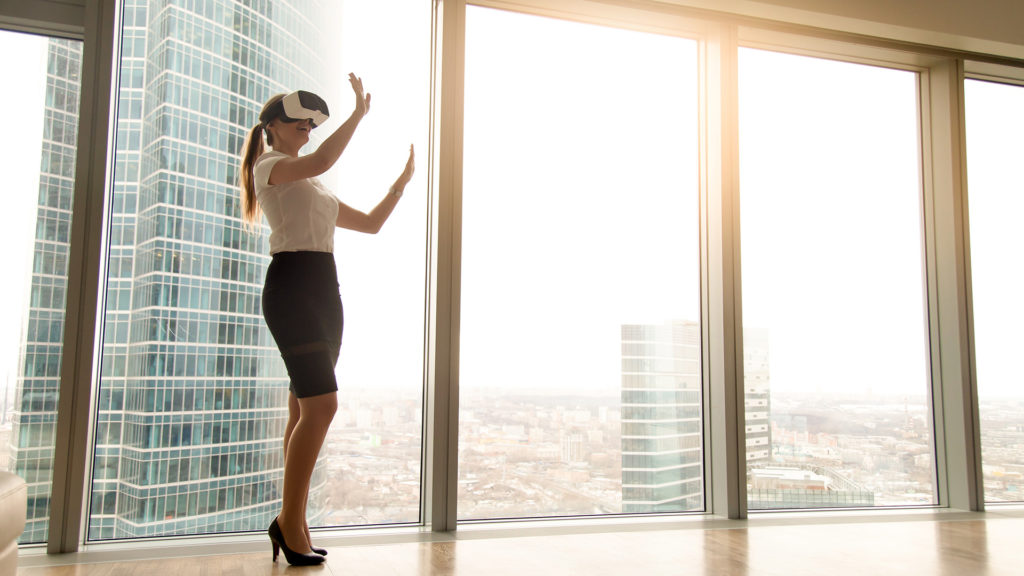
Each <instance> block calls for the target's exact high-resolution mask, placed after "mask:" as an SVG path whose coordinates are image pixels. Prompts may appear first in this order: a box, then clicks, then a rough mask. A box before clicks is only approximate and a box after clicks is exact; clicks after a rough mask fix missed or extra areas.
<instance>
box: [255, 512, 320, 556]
mask: <svg viewBox="0 0 1024 576" xmlns="http://www.w3.org/2000/svg"><path fill="white" fill-rule="evenodd" d="M267 534H268V535H269V536H270V543H271V544H272V545H273V547H274V562H277V552H278V549H279V548H280V550H282V551H283V552H284V557H285V559H286V560H288V563H289V564H291V565H292V566H314V565H316V564H320V563H322V562H323V561H324V557H323V556H320V555H319V554H303V553H301V552H296V551H294V550H292V549H291V548H289V547H288V544H286V543H285V541H284V534H283V533H282V532H281V527H280V526H278V525H277V518H274V521H273V522H271V523H270V528H267Z"/></svg>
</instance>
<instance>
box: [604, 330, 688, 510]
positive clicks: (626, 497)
mask: <svg viewBox="0 0 1024 576" xmlns="http://www.w3.org/2000/svg"><path fill="white" fill-rule="evenodd" d="M701 427H702V424H701V368H700V325H699V324H697V323H696V322H692V321H674V322H670V323H665V324H661V325H644V324H627V325H623V326H622V511H623V512H626V513H642V512H680V511H686V510H701V509H703V506H704V502H703V444H702V440H701V439H702V437H703V433H702V430H701Z"/></svg>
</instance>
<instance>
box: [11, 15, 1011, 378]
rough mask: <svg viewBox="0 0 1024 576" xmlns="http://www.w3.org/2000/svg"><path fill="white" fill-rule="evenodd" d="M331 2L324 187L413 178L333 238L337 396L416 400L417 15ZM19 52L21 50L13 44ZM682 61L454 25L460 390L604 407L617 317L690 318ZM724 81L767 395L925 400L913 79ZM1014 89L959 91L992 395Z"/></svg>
mask: <svg viewBox="0 0 1024 576" xmlns="http://www.w3.org/2000/svg"><path fill="white" fill-rule="evenodd" d="M407 4H408V5H407ZM333 6H337V7H339V9H340V12H339V14H337V15H335V16H334V17H332V18H330V19H329V20H330V21H332V22H339V23H340V24H339V26H340V29H339V32H338V34H336V35H332V38H333V39H334V40H335V41H336V42H337V44H335V45H334V46H333V47H331V48H329V49H328V50H327V51H325V62H326V64H327V68H328V69H330V70H335V71H337V76H336V77H329V78H326V79H324V82H325V84H326V85H327V86H328V88H327V89H326V90H327V93H326V94H323V95H324V96H325V97H326V98H327V100H328V102H329V104H330V106H331V110H332V113H333V115H332V117H331V120H330V121H329V122H328V123H327V124H326V125H324V126H322V127H320V128H319V129H318V130H317V132H316V133H315V136H319V137H323V135H326V134H328V133H329V132H330V131H331V130H332V129H333V128H334V127H335V126H337V125H338V124H340V122H342V121H344V119H345V118H346V117H347V115H348V113H349V112H350V111H351V107H352V104H353V97H352V94H351V89H350V87H349V86H348V84H347V83H346V82H345V80H344V79H345V76H346V75H347V74H348V72H350V71H352V72H355V73H356V74H357V75H360V76H362V77H363V80H364V84H365V86H366V89H367V90H368V91H369V92H370V93H372V94H373V100H372V109H371V113H370V115H369V116H367V117H366V119H364V121H363V122H362V124H361V125H360V128H359V130H358V132H357V134H356V136H355V138H354V139H353V141H352V143H351V144H350V146H349V148H348V149H347V150H346V152H345V154H344V156H343V157H342V160H341V161H340V162H339V163H338V164H337V165H336V167H335V168H334V169H332V170H331V172H329V173H328V174H327V175H326V176H325V178H324V180H325V182H326V183H327V184H328V185H329V186H330V187H331V188H332V189H333V190H334V191H335V193H336V194H337V195H338V196H339V197H340V198H341V199H342V200H343V201H345V202H346V203H349V204H351V205H353V206H355V207H357V208H361V209H365V210H369V209H371V208H372V207H373V205H374V204H375V203H376V202H377V201H378V200H379V199H380V197H382V196H383V194H384V193H385V192H386V190H387V187H388V185H389V184H390V183H391V182H392V181H393V180H394V178H395V177H396V176H397V175H398V173H399V172H400V171H401V168H402V166H403V164H404V162H405V155H406V153H407V151H408V146H409V144H410V143H415V145H416V148H417V152H418V169H417V174H416V177H415V178H414V179H413V181H412V183H411V184H410V186H409V187H408V188H407V190H406V194H405V196H404V197H403V199H402V201H401V203H400V205H399V208H398V209H397V210H396V212H395V214H394V215H393V216H392V218H391V220H390V221H389V222H388V223H387V225H386V226H385V227H384V229H383V230H382V231H381V233H379V234H377V235H374V236H367V235H362V234H358V233H354V232H348V231H341V230H339V231H338V233H337V235H336V259H337V261H338V264H339V276H340V283H341V288H342V295H343V299H344V302H345V320H346V330H345V344H344V346H343V351H342V357H341V360H340V362H339V368H338V373H339V377H340V379H341V383H342V386H346V385H350V386H360V387H374V386H389V387H396V386H397V387H402V388H408V389H410V390H418V389H419V388H420V386H421V383H422V352H423V320H424V318H423V304H424V296H423V293H424V286H425V281H426V277H425V268H426V264H427V263H426V254H425V251H426V246H427V245H426V241H425V238H426V234H427V229H426V218H425V215H426V213H427V201H428V199H427V189H428V186H427V184H428V166H427V162H428V155H427V150H428V144H429V143H428V128H429V126H428V121H429V116H428V112H429V98H428V97H429V93H428V89H427V88H428V87H429V72H430V69H429V45H430V36H429V29H428V27H427V26H425V25H424V23H426V22H429V13H428V12H427V11H426V10H427V9H428V7H429V6H428V3H424V2H416V3H403V2H389V3H368V2H342V3H338V4H333ZM412 6H418V7H419V8H417V9H413V8H411V7H412ZM416 10H420V11H419V12H417V11H416ZM385 22H386V25H385ZM381 30H386V32H385V33H381ZM522 38H529V39H530V41H529V42H521V41H520V40H521V39H522ZM567 38H569V39H571V41H567ZM26 39H30V40H32V41H34V42H35V45H34V46H35V47H31V48H30V47H25V46H20V45H19V46H11V45H10V43H11V42H14V41H15V40H21V41H24V40H26ZM396 46H401V47H402V49H396ZM509 46H516V47H517V49H516V50H515V51H511V50H509ZM43 47H44V42H43V41H41V40H40V39H36V38H27V37H16V35H12V34H8V33H2V34H0V48H5V49H6V52H5V53H17V54H31V55H33V56H31V57H26V58H18V59H8V60H7V61H5V62H4V63H3V64H2V65H0V66H3V69H4V74H5V77H17V78H23V79H25V80H24V82H22V83H20V84H19V86H20V87H22V88H23V89H20V90H18V91H6V93H3V94H0V98H2V99H4V100H0V104H3V105H5V106H6V109H18V110H35V113H31V114H30V113H25V114H17V115H14V116H13V117H12V118H11V119H10V120H11V121H18V122H25V124H24V125H19V126H18V127H17V129H16V130H17V133H19V134H24V135H25V138H28V139H30V140H33V141H36V142H37V141H38V136H36V135H38V134H40V133H41V127H42V124H41V118H40V115H39V114H40V113H41V110H42V107H41V102H42V99H43V86H42V75H41V72H42V70H43V68H44V63H45V53H44V52H42V51H41V50H42V49H43ZM696 64H697V61H696V44H695V43H694V42H693V41H691V40H688V39H683V38H673V37H666V36H659V35H651V34H644V33H639V32H633V31H624V30H615V29H610V28H601V27H597V26H592V25H585V24H577V23H568V22H560V21H553V20H547V19H542V18H535V17H529V16H522V15H515V14H509V13H502V12H498V11H494V10H489V9H484V8H474V7H470V8H469V9H468V10H467V55H466V70H467V79H466V113H465V152H464V154H465V172H464V192H463V196H464V199H463V202H464V204H463V208H464V214H463V216H464V231H463V234H464V237H463V264H464V269H463V275H462V278H463V287H462V295H461V296H462V325H461V330H462V349H461V358H460V360H461V363H462V364H461V370H462V372H461V384H462V386H463V387H464V388H465V389H467V390H473V389H474V388H480V387H485V386H495V385H497V386H501V387H508V389H522V390H525V389H534V388H537V387H545V388H547V389H549V390H552V389H554V388H553V387H555V386H562V387H564V388H565V389H567V390H572V391H577V392H579V391H592V392H600V393H615V391H616V390H617V389H618V386H619V385H620V382H619V381H620V374H621V369H620V336H619V327H620V326H621V325H622V324H623V323H655V324H656V323H662V322H666V321H671V320H679V319H682V320H697V319H698V318H699V313H700V310H699V276H698V274H699V268H698V266H699V264H698V260H697V254H698V252H697V250H698V239H699V238H698V233H699V232H698V228H697V224H698V217H699V214H698V204H697V186H698V172H697V169H698V165H697V138H696V131H697V118H698V117H697V101H696V97H697V91H696V86H695V84H694V82H693V78H695V77H696ZM14 67H19V68H17V69H15V68H14ZM22 68H25V69H22ZM740 70H741V75H742V77H741V123H742V125H741V153H742V156H741V170H742V174H741V178H742V180H741V183H742V191H741V196H742V201H743V203H744V205H743V212H742V220H743V229H742V240H743V247H744V257H743V273H744V289H745V293H744V301H743V305H744V315H745V320H746V321H747V323H748V325H750V326H756V327H759V328H766V329H768V330H769V332H770V335H771V347H770V354H771V356H770V363H771V368H770V369H771V376H772V385H773V387H775V386H778V387H779V389H788V390H793V391H819V390H824V391H857V390H863V391H871V392H872V393H879V394H881V393H894V394H923V391H924V386H925V380H924V378H925V376H926V373H925V372H924V370H925V368H926V348H925V345H926V342H925V340H924V335H925V329H926V327H925V325H924V298H923V284H922V282H923V280H922V274H923V272H922V270H921V256H920V255H921V249H922V248H921V231H920V224H919V219H920V198H919V190H920V183H919V181H918V173H917V172H918V161H917V154H918V151H917V143H916V113H917V112H916V98H917V96H916V88H915V79H914V75H913V74H912V73H909V72H903V71H893V70H883V69H878V68H869V67H865V66H857V65H852V64H842V63H836V62H827V61H821V60H814V59H809V58H802V57H795V56H784V55H777V54H770V53H764V52H759V51H754V50H744V51H743V54H742V55H741V68H740ZM296 88H300V87H296ZM1022 93H1024V89H1021V88H1004V89H1003V90H1001V91H1000V90H984V89H982V88H975V87H972V86H970V85H969V86H968V91H967V94H968V122H969V125H968V136H969V138H970V140H969V144H970V146H971V148H972V150H969V155H970V156H969V158H970V160H971V162H972V164H971V170H970V176H971V178H972V180H971V185H972V187H977V188H978V190H979V191H980V190H983V189H984V190H986V191H991V192H988V193H986V194H985V195H983V194H982V193H980V192H979V193H978V194H976V195H973V193H972V202H973V201H974V199H975V196H976V197H977V201H978V202H979V205H978V209H977V210H975V209H974V208H973V207H972V227H973V228H974V229H976V231H977V232H976V237H975V238H974V248H975V250H976V251H979V250H981V249H982V247H983V246H990V247H991V248H986V249H984V254H981V253H980V252H979V253H977V254H976V255H975V256H974V265H975V267H976V279H975V283H974V290H975V293H976V295H978V296H982V295H984V302H976V305H975V308H976V314H977V326H976V332H977V334H978V339H979V346H983V347H984V348H985V350H984V351H980V352H979V358H980V360H979V378H981V380H982V389H983V392H986V393H992V394H997V393H1014V394H1020V392H1019V390H1020V387H1019V386H1018V383H1016V382H1014V381H1012V379H1011V377H1007V378H1001V377H1000V375H1003V374H1010V375H1015V374H1016V371H1015V370H1013V366H1012V358H1013V354H1012V352H1014V351H1016V350H1017V349H1019V348H1020V346H1019V343H1020V337H1019V336H1016V334H1017V333H1018V331H1017V330H1016V329H1015V328H1016V326H1019V325H1020V324H1021V322H1022V321H1024V312H1022V311H1021V310H1020V308H1019V305H1018V304H1017V302H1018V301H1019V299H1017V298H1013V297H1012V296H1013V295H1012V294H1011V293H1012V287H1013V286H1019V285H1020V282H1019V277H1018V276H1019V273H1018V272H1017V271H1016V270H1014V269H1012V267H1010V266H1006V265H1005V263H1002V261H1001V260H999V258H1000V256H993V257H987V255H990V254H991V255H999V254H1002V253H1003V250H1000V249H999V247H1000V246H1001V245H1006V244H1007V243H1016V245H1019V244H1020V242H1019V240H1020V239H1019V237H1018V236H1014V235H1012V233H1010V232H1008V234H1010V236H1008V237H996V236H994V235H992V234H990V233H992V232H993V231H996V230H1000V229H1002V230H1014V227H1013V226H1012V223H1010V222H1008V221H1007V220H1006V219H1007V218H1009V217H1010V216H1012V215H1013V214H1019V213H1020V211H1019V210H1012V209H1002V208H1006V207H1013V206H1016V204H1012V202H1019V201H1020V199H1021V198H1022V195H1021V194H1020V193H1019V189H1018V191H1017V193H1016V194H1006V193H1005V192H1007V190H1008V189H1007V187H1006V186H1005V185H1003V184H1002V183H1003V182H1006V181H1010V182H1017V183H1019V182H1020V181H1021V178H1020V174H1019V170H1016V169H1015V168H1014V167H1015V166H1019V162H1016V161H1012V160H1010V159H1007V160H1006V161H1001V162H995V161H993V162H988V163H980V161H978V159H979V158H985V157H990V158H997V157H999V156H996V154H997V153H1004V154H1009V155H1010V158H1012V157H1013V156H1012V154H1013V152H1012V151H1014V150H1016V151H1017V156H1019V150H1020V148H1021V143H1020V139H1019V138H1020V137H1019V134H1021V133H1024V130H1022V127H1021V126H1020V125H1019V124H1011V123H1010V122H1011V120H1010V119H1009V118H1010V117H1011V116H1012V115H1009V114H1008V112H1007V111H1009V110H1021V109H1024V106H1022V105H1021V101H1022V98H1024V97H1022V95H1021V94H1022ZM12 98H17V99H19V100H18V101H17V102H11V101H9V99H12ZM992 114H998V116H997V117H993V116H992ZM1012 121H1013V122H1018V123H1020V122H1021V120H1020V118H1014V119H1013V120H1012ZM989 131H991V132H989ZM990 134H991V136H990ZM1014 138H1016V140H1013V139H1014ZM11 143H12V139H10V138H8V139H4V142H3V143H2V144H0V145H7V146H9V145H10V144H11ZM14 143H16V144H17V148H18V152H17V153H18V154H22V153H24V152H26V151H28V156H20V155H18V156H15V155H14V154H15V151H12V150H7V149H5V150H3V152H4V154H3V157H4V158H5V159H8V160H10V163H9V164H7V162H5V164H7V165H8V166H10V167H24V168H25V170H23V171H18V170H11V172H12V176H11V178H12V180H11V183H12V184H14V183H17V184H15V185H13V186H12V187H11V188H10V189H12V190H24V191H28V192H27V193H24V194H14V195H12V196H14V198H13V200H12V202H11V204H10V209H9V210H5V211H4V212H3V213H2V214H0V218H4V219H6V220H4V221H0V230H2V233H3V234H4V236H3V241H4V245H5V246H11V247H19V246H20V247H21V248H15V249H12V250H10V251H9V253H10V254H16V255H17V254H20V255H22V257H21V260H20V262H19V263H17V264H16V266H21V267H22V269H23V270H27V268H25V267H26V266H28V265H29V264H30V263H29V261H28V256H27V254H28V253H30V252H31V249H32V243H31V237H32V231H33V229H34V217H33V216H32V214H33V213H34V202H35V190H36V187H37V183H36V181H35V179H37V178H38V165H39V156H38V148H39V147H38V145H34V146H26V145H25V144H24V143H25V139H20V140H17V141H15V142H14ZM986 146H987V147H986ZM983 147H985V148H983ZM981 150H985V151H984V152H980V151H981ZM15 158H17V160H15ZM979 166H983V167H979ZM976 168H977V169H976ZM1007 178H1009V180H1007ZM985 206H988V208H987V209H986V208H985ZM976 217H977V218H985V219H989V218H991V219H992V220H978V221H976V220H975V218H976ZM1000 219H1002V220H1000ZM1001 222H1007V223H1008V225H999V224H1000V223H1001ZM26 224H29V226H26ZM26 275H27V271H26V272H25V274H22V275H19V276H15V277H26ZM4 290H5V292H4V297H5V301H7V302H25V298H26V296H27V286H26V285H19V283H17V282H12V283H8V284H6V285H5V287H4ZM991 302H1001V303H1008V304H1007V305H1006V306H1002V307H1000V308H998V309H994V308H991V307H990V306H991V305H990V304H989V303H991ZM24 308H25V307H24V306H5V307H4V308H3V309H2V310H0V314H3V316H2V317H0V346H2V347H0V368H4V367H6V368H8V369H9V368H10V367H11V365H12V360H13V359H12V351H14V350H16V349H17V343H16V342H17V341H18V339H19V338H20V330H18V329H16V328H15V327H17V326H20V319H21V312H22V311H23V310H24ZM0 385H2V383H0Z"/></svg>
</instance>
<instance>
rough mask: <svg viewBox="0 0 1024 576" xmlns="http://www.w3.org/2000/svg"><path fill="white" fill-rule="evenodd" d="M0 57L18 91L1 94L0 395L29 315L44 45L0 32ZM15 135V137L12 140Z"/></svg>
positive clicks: (12, 373) (0, 67)
mask: <svg viewBox="0 0 1024 576" xmlns="http://www.w3.org/2000/svg"><path fill="white" fill-rule="evenodd" d="M0 54H9V55H10V54H17V55H18V57H17V58H4V60H3V63H0V76H2V77H3V78H17V79H18V83H17V90H14V89H12V88H8V89H5V90H0V110H7V111H9V112H10V113H8V114H5V115H4V116H5V119H4V124H5V126H6V128H5V131H6V132H7V134H8V137H6V138H0V158H3V159H4V161H3V166H4V170H3V172H4V179H5V186H4V188H5V189H6V190H8V192H9V193H8V194H7V195H6V198H5V199H4V209H3V210H0V245H2V246H3V247H4V271H5V274H6V275H7V278H8V279H9V281H7V282H3V283H0V298H2V300H3V302H4V305H3V306H0V392H3V393H7V391H6V390H5V387H6V386H9V387H10V388H11V389H12V390H11V391H10V393H11V394H13V388H14V386H15V379H16V378H17V370H18V355H19V353H20V346H21V342H22V337H23V335H24V328H25V327H24V324H23V320H24V319H25V317H24V313H25V311H26V310H27V309H28V294H29V278H30V276H29V272H30V270H31V266H32V250H33V238H32V236H33V234H34V233H35V223H36V206H37V202H38V190H39V160H40V149H41V144H40V143H41V142H42V137H43V103H44V99H45V95H46V39H45V38H42V37H39V36H30V35H28V34H15V33H13V32H0ZM12 135H17V137H11V136H12Z"/></svg>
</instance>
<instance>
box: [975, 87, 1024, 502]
mask: <svg viewBox="0 0 1024 576" xmlns="http://www.w3.org/2000/svg"><path fill="white" fill-rule="evenodd" d="M964 92H965V98H966V114H967V177H968V199H969V202H970V210H969V213H970V230H971V282H972V285H971V289H972V292H973V307H974V339H975V341H974V351H975V355H976V358H977V364H976V373H977V378H978V402H979V413H980V415H981V450H982V467H983V471H984V477H985V500H986V501H987V502H1020V501H1022V500H1024V465H1022V462H1021V458H1020V446H1021V444H1022V442H1024V391H1022V390H1021V387H1020V385H1019V384H1018V382H1017V380H1016V373H1017V370H1016V363H1015V362H1014V359H1015V358H1016V357H1017V356H1016V354H1017V353H1016V350H1017V349H1018V348H1019V343H1020V337H1019V335H1018V330H1019V327H1020V326H1021V324H1022V322H1024V305H1022V304H1021V300H1020V296H1019V293H1018V292H1019V290H1018V288H1019V287H1020V286H1021V284H1022V282H1024V277H1022V274H1021V271H1020V269H1019V267H1017V266H1016V265H1015V264H1014V263H1013V262H1012V259H1008V258H1007V255H1008V254H1012V253H1013V252H1015V251H1016V247H1018V246H1020V245H1021V242H1022V236H1021V233H1020V226H1019V224H1018V222H1017V218H1016V215H1018V214H1020V213H1021V211H1022V209H1024V194H1022V192H1024V187H1022V185H1021V177H1020V169H1019V165H1020V161H1019V158H1020V156H1021V153H1022V152H1024V139H1022V137H1021V134H1024V112H1022V111H1024V87H1021V86H1013V85H1009V84H996V83H992V82H982V81H978V80H968V81H967V82H966V83H965V86H964Z"/></svg>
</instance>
